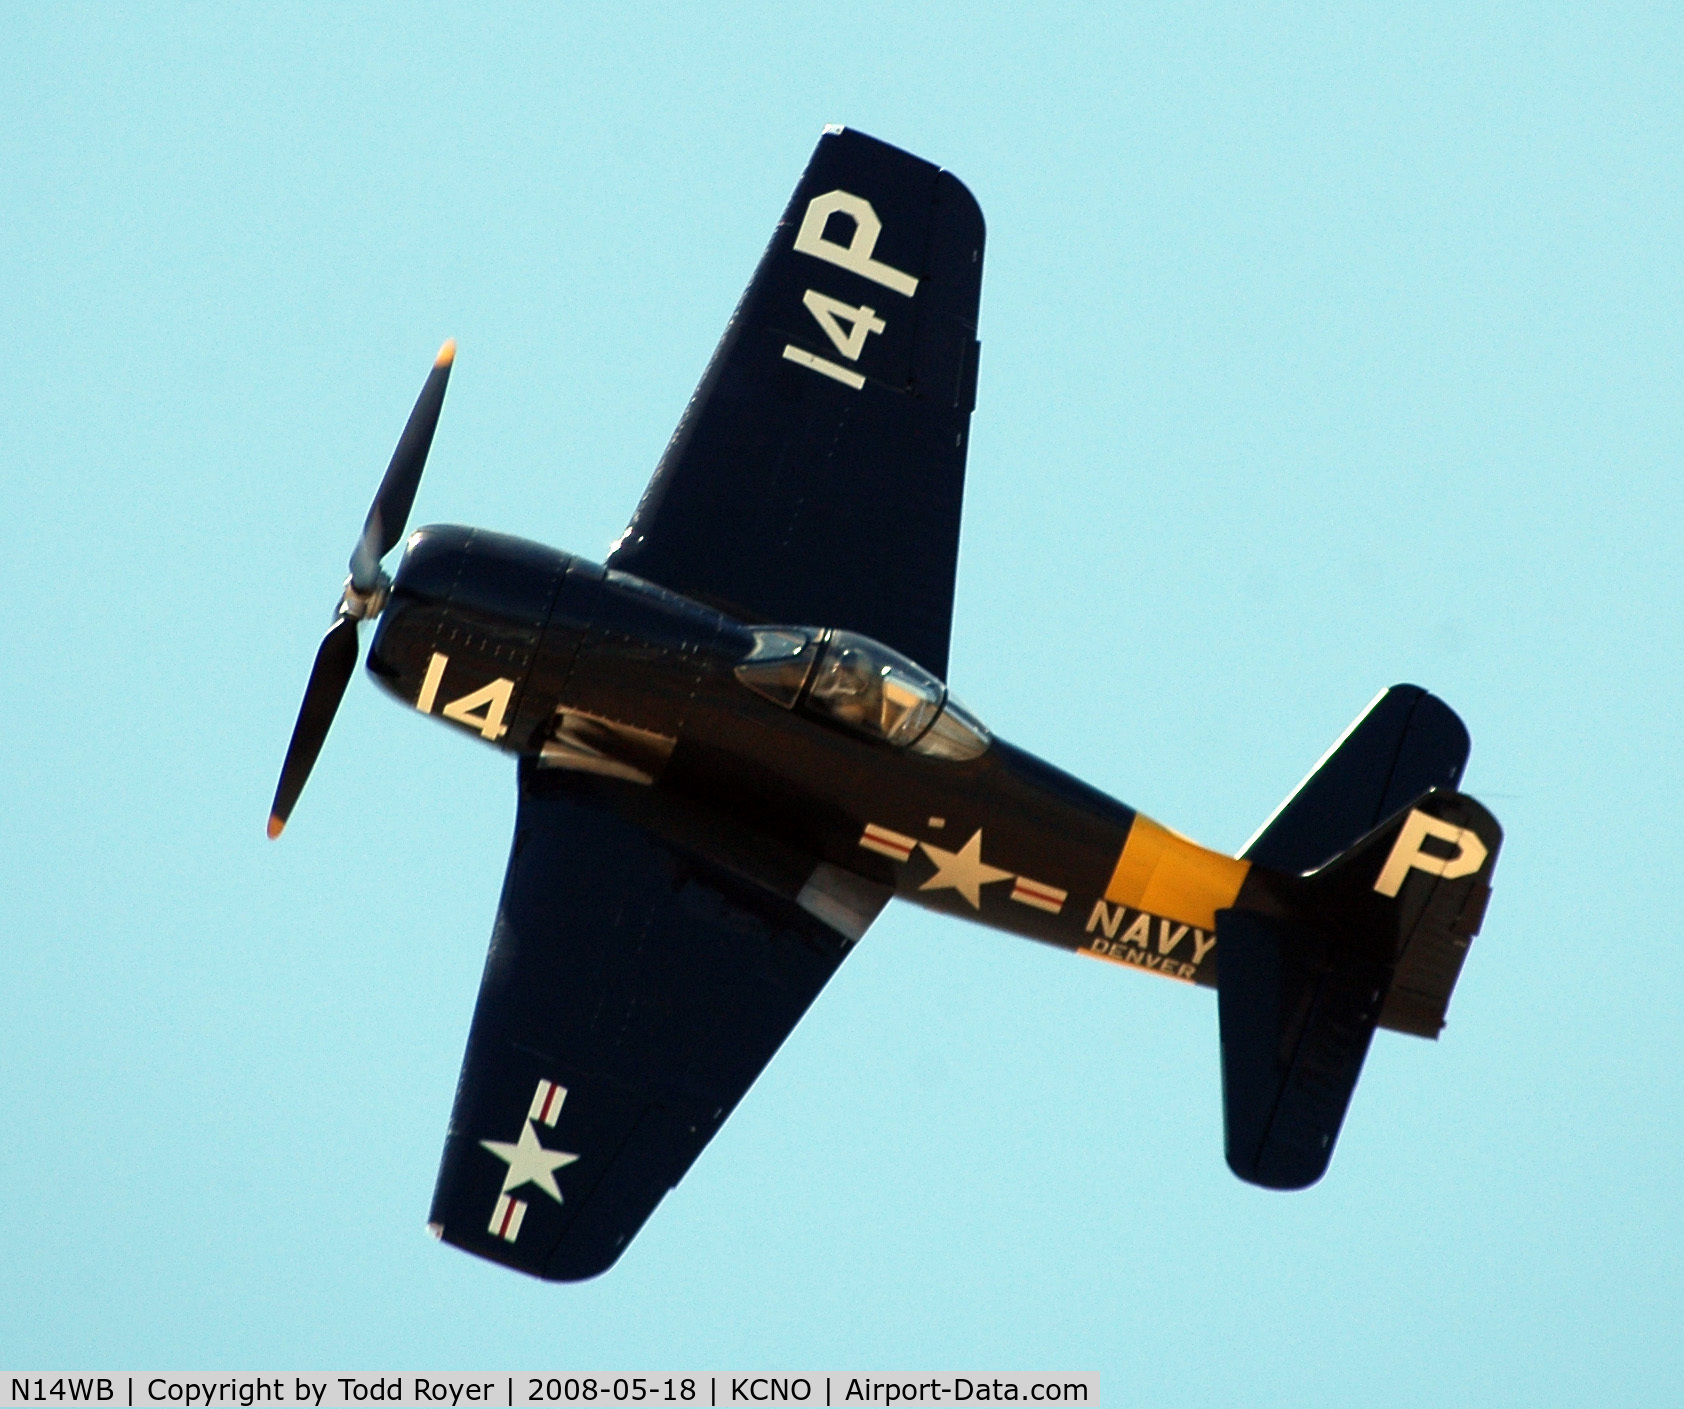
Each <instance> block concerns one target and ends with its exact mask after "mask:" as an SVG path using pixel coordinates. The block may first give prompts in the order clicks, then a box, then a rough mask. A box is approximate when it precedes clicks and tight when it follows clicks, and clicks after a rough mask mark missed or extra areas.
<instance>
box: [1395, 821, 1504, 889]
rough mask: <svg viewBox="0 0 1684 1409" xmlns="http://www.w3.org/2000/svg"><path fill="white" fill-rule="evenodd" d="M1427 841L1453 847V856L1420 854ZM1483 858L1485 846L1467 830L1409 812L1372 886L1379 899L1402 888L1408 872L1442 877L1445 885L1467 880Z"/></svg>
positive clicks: (1474, 834)
mask: <svg viewBox="0 0 1684 1409" xmlns="http://www.w3.org/2000/svg"><path fill="white" fill-rule="evenodd" d="M1428 837H1433V838H1435V839H1436V840H1438V841H1442V842H1448V843H1450V844H1451V845H1453V846H1455V848H1456V854H1455V855H1454V856H1433V855H1431V854H1430V853H1428V852H1425V851H1422V850H1421V843H1422V842H1424V841H1425V840H1426V839H1427V838H1428ZM1486 854H1487V853H1486V849H1485V843H1484V842H1482V841H1481V840H1480V839H1479V837H1478V835H1477V834H1476V833H1474V832H1473V831H1472V830H1470V829H1469V828H1467V827H1458V826H1457V825H1456V824H1455V823H1453V822H1441V821H1439V819H1438V818H1437V817H1429V816H1428V815H1427V814H1426V813H1425V812H1422V811H1421V810H1420V809H1419V808H1411V809H1410V812H1409V816H1407V817H1406V818H1404V819H1403V827H1402V829H1401V830H1400V831H1399V832H1398V834H1397V840H1396V841H1395V842H1393V843H1392V851H1391V855H1389V856H1388V857H1387V858H1386V864H1385V865H1384V866H1383V867H1381V869H1380V877H1379V879H1378V880H1376V881H1375V882H1374V889H1375V890H1377V891H1379V892H1380V894H1381V895H1393V896H1395V895H1396V894H1397V893H1398V891H1399V890H1401V889H1402V888H1403V880H1404V877H1405V876H1407V875H1408V874H1409V872H1410V871H1411V870H1416V871H1425V872H1426V873H1427V874H1428V875H1429V876H1443V877H1444V878H1445V880H1447V881H1449V880H1455V879H1456V878H1457V877H1458V876H1471V875H1472V874H1473V873H1474V872H1475V871H1477V870H1478V869H1479V868H1480V867H1481V866H1483V865H1484V864H1485V857H1486Z"/></svg>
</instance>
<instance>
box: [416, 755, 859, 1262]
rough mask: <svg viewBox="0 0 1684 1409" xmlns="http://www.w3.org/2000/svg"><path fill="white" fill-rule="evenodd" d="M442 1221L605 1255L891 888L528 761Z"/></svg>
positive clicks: (438, 1228)
mask: <svg viewBox="0 0 1684 1409" xmlns="http://www.w3.org/2000/svg"><path fill="white" fill-rule="evenodd" d="M520 777H521V796H520V810H519V814H518V816H517V819H516V823H515V838H514V847H513V851H512V854H511V856H510V858H509V869H508V873H507V875H506V877H505V879H504V882H503V897H502V900H501V902H500V904H499V907H498V914H497V923H496V927H495V929H494V931H493V933H492V939H491V951H490V954H489V955H488V956H487V959H486V965H485V977H484V979H483V981H482V983H481V986H480V996H479V1004H478V1006H477V1008H476V1009H475V1012H474V1020H473V1028H472V1030H471V1032H470V1034H469V1037H468V1050H467V1055H466V1057H465V1058H464V1061H463V1066H462V1076H461V1081H460V1083H459V1085H458V1087H457V1092H456V1102H455V1107H454V1109H453V1111H452V1113H451V1118H450V1130H449V1134H448V1136H447V1138H446V1142H445V1151H444V1159H443V1162H442V1164H441V1166H440V1169H439V1179H438V1186H437V1189H436V1191H435V1192H434V1195H433V1208H432V1213H431V1216H430V1222H429V1227H430V1228H431V1229H432V1231H434V1232H435V1233H436V1234H438V1235H439V1236H440V1237H442V1238H443V1239H444V1240H445V1241H446V1242H450V1243H454V1244H455V1245H456V1246H458V1247H461V1248H464V1249H466V1250H467V1251H469V1252H472V1253H476V1254H478V1255H479V1256H481V1257H487V1258H491V1259H493V1260H494V1261H497V1262H502V1263H506V1264H508V1265H510V1266H512V1267H517V1268H519V1269H521V1270H522V1271H524V1272H530V1273H533V1274H534V1275H536V1276H540V1277H545V1278H548V1279H551V1280H555V1281H575V1280H578V1279H581V1278H585V1277H592V1276H595V1275H596V1274H597V1273H599V1272H602V1271H604V1270H606V1269H607V1268H608V1267H609V1266H610V1265H612V1263H613V1262H614V1260H615V1259H616V1258H617V1257H618V1256H619V1255H620V1253H621V1251H622V1250H623V1249H624V1248H625V1246H626V1244H627V1242H629V1241H630V1240H631V1238H632V1236H633V1235H634V1234H635V1233H636V1232H637V1230H638V1229H639V1228H640V1227H642V1225H643V1222H644V1220H645V1219H646V1218H648V1217H649V1215H650V1214H651V1213H652V1212H653V1211H654V1208H655V1205H656V1204H658V1203H659V1202H660V1201H661V1198H662V1196H663V1195H664V1194H665V1193H666V1191H667V1190H668V1189H669V1188H671V1187H672V1186H673V1185H674V1184H676V1183H677V1182H678V1181H679V1179H681V1178H682V1177H683V1175H684V1173H685V1171H686V1170H687V1169H689V1167H690V1165H691V1164H692V1163H693V1162H694V1161H695V1159H696V1157H697V1156H698V1155H699V1154H700V1153H701V1151H702V1149H703V1147H704V1146H705V1145H706V1144H707V1142H708V1141H709V1140H710V1139H711V1138H712V1137H713V1134H714V1132H715V1131H717V1130H718V1129H719V1127H720V1125H721V1123H722V1122H723V1121H724V1120H725V1117H726V1116H728V1115H729V1114H730V1113H731V1110H732V1108H733V1107H735V1105H736V1104H737V1102H738V1101H739V1100H740V1099H741V1098H742V1095H743V1093H744V1092H745V1091H747V1090H748V1088H749V1086H750V1085H751V1084H752V1083H753V1081H754V1079H755V1077H756V1076H758V1075H759V1074H760V1072H761V1070H762V1069H763V1068H764V1067H765V1065H766V1063H767V1062H768V1061H769V1060H771V1057H772V1054H773V1053H774V1052H775V1051H777V1049H778V1045H779V1044H780V1043H781V1042H782V1041H783V1039H784V1038H785V1036H787V1035H788V1033H789V1032H790V1030H791V1029H792V1028H793V1027H794V1026H795V1024H796V1022H797V1021H799V1019H800V1017H801V1015H802V1013H804V1012H805V1011H806V1009H807V1005H808V1004H809V1003H811V1002H812V1000H813V998H814V996H815V995H816V994H817V993H818V991H819V990H820V989H821V988H822V987H824V984H825V980H827V979H828V978H829V977H830V975H831V974H832V973H834V972H835V970H836V967H837V965H839V964H840V963H841V962H842V959H843V957H844V956H845V955H846V954H847V952H848V950H849V949H850V948H851V946H852V944H853V942H854V940H856V939H857V938H858V937H859V936H860V935H861V934H863V933H864V932H865V928H866V926H867V925H869V924H870V923H871V920H872V919H873V918H874V917H875V916H876V914H877V912H878V911H879V910H880V909H881V908H882V906H883V905H884V904H885V903H886V902H887V899H888V896H889V892H888V890H887V889H885V888H881V887H877V886H873V885H871V884H870V883H868V882H865V881H862V880H859V879H858V878H856V877H853V876H851V875H849V874H848V873H846V872H842V871H838V870H836V869H835V868H834V867H830V866H826V865H818V866H815V865H814V863H813V862H812V861H811V860H810V859H809V858H807V857H805V856H803V855H801V854H800V853H798V852H796V851H794V850H792V849H790V848H788V847H785V846H783V845H782V844H780V843H778V842H777V841H776V840H774V839H772V838H769V837H765V836H761V835H759V834H756V833H753V832H749V831H746V830H743V829H736V830H733V828H732V824H731V823H729V822H728V821H725V820H723V819H721V818H719V817H718V816H716V815H713V814H707V813H704V812H703V811H702V810H700V809H692V808H691V807H690V806H689V805H688V804H685V803H683V802H679V801H674V800H671V799H665V798H662V797H660V796H658V795H656V794H655V793H653V792H652V791H651V790H650V789H647V788H640V787H638V786H637V785H636V784H631V783H622V782H619V781H618V780H615V779H608V778H595V777H589V776H586V775H581V774H574V773H562V772H557V771H550V770H543V769H539V768H537V767H535V766H533V764H532V763H531V761H530V760H523V761H522V763H521V775H520Z"/></svg>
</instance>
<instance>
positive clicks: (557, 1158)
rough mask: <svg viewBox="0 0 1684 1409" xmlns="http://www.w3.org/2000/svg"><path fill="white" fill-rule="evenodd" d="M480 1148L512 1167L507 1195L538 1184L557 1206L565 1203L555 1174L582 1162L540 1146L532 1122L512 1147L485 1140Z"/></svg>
mask: <svg viewBox="0 0 1684 1409" xmlns="http://www.w3.org/2000/svg"><path fill="white" fill-rule="evenodd" d="M480 1144H482V1145H484V1146H485V1148H486V1149H488V1150H490V1151H491V1153H492V1154H494V1155H496V1156H497V1158H498V1159H500V1160H502V1161H503V1162H504V1163H505V1164H507V1165H508V1166H509V1169H508V1172H507V1173H506V1174H505V1175H504V1176H503V1192H504V1193H505V1194H506V1193H508V1192H509V1190H510V1189H518V1188H520V1186H521V1185H522V1184H536V1185H537V1186H538V1187H539V1188H540V1189H542V1190H543V1191H544V1192H545V1193H546V1194H548V1195H549V1196H550V1197H551V1198H552V1199H554V1200H555V1201H556V1202H557V1203H560V1202H561V1190H560V1189H558V1188H556V1182H555V1171H556V1170H558V1169H560V1168H561V1167H562V1166H563V1165H564V1164H572V1163H573V1161H574V1160H576V1159H578V1158H579V1156H578V1155H569V1154H563V1153H562V1152H561V1151H560V1150H546V1149H545V1148H544V1147H543V1146H542V1145H540V1144H539V1143H538V1132H537V1131H536V1130H534V1129H533V1128H532V1122H531V1121H530V1120H528V1121H527V1122H526V1123H525V1124H524V1125H522V1126H521V1128H520V1139H519V1140H518V1141H517V1142H516V1143H514V1144H512V1145H511V1144H509V1143H508V1142H507V1141H505V1140H481V1141H480Z"/></svg>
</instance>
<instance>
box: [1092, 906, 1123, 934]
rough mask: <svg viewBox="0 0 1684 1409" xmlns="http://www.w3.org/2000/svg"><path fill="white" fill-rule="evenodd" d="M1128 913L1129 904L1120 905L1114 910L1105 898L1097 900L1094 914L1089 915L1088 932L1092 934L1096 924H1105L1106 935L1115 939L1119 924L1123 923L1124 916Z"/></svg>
mask: <svg viewBox="0 0 1684 1409" xmlns="http://www.w3.org/2000/svg"><path fill="white" fill-rule="evenodd" d="M1126 914H1128V907H1127V906H1123V905H1119V906H1118V907H1117V908H1116V909H1115V910H1112V908H1111V907H1110V906H1109V905H1107V904H1106V903H1105V902H1104V901H1103V900H1096V901H1094V903H1093V914H1091V915H1089V916H1088V933H1089V934H1092V933H1093V932H1094V929H1095V927H1096V926H1099V925H1103V926H1104V927H1105V937H1106V938H1107V939H1115V938H1116V937H1117V926H1118V925H1120V924H1122V922H1123V916H1124V915H1126Z"/></svg>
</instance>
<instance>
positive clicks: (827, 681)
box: [736, 626, 989, 759]
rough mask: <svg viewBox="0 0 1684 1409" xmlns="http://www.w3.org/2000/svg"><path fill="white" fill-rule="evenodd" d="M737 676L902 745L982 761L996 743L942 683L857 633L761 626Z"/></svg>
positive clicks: (790, 705)
mask: <svg viewBox="0 0 1684 1409" xmlns="http://www.w3.org/2000/svg"><path fill="white" fill-rule="evenodd" d="M736 674H737V679H739V680H741V681H742V682H743V684H745V685H747V686H748V687H749V689H751V690H753V691H754V692H755V693H756V694H758V695H764V696H765V697H766V698H767V699H769V700H771V701H772V702H773V703H774V704H778V705H782V706H783V707H784V708H785V709H796V708H799V709H801V710H803V711H804V712H806V713H809V714H816V715H818V716H820V717H821V718H824V719H829V720H831V721H832V722H834V723H836V724H840V725H842V726H843V727H844V728H846V729H851V730H853V731H854V732H855V733H859V734H865V735H868V736H869V737H871V738H874V739H881V740H883V742H884V743H887V744H891V745H893V746H894V747H896V748H910V749H912V750H913V751H914V752H916V753H925V754H930V755H931V756H933V757H936V758H948V759H967V758H976V757H978V756H979V755H981V754H982V753H983V752H984V751H985V750H986V749H987V748H988V743H989V734H988V730H987V729H985V728H984V727H983V725H982V723H981V721H980V720H978V719H977V718H976V717H975V716H974V715H973V714H971V712H970V711H969V710H967V709H966V708H965V707H964V706H963V705H962V704H960V703H959V701H958V700H956V699H954V698H953V696H952V695H951V694H949V693H948V690H947V687H946V686H945V685H943V684H942V682H941V681H940V680H938V679H936V677H935V676H933V675H931V674H930V672H929V671H927V670H925V669H924V668H923V667H922V666H919V665H914V664H913V663H912V662H911V661H909V660H908V659H907V658H906V657H905V656H903V655H901V654H900V652H899V651H892V650H890V649H889V648H888V647H887V646H885V645H883V643H882V642H880V641H873V640H872V639H871V638H870V637H869V636H861V635H860V634H859V633H857V632H854V631H834V630H833V631H825V630H821V629H819V628H818V627H815V626H778V627H757V628H755V630H754V648H753V649H752V650H751V651H750V652H749V653H748V655H746V656H745V657H743V660H742V662H741V664H739V665H738V666H737V668H736Z"/></svg>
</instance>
